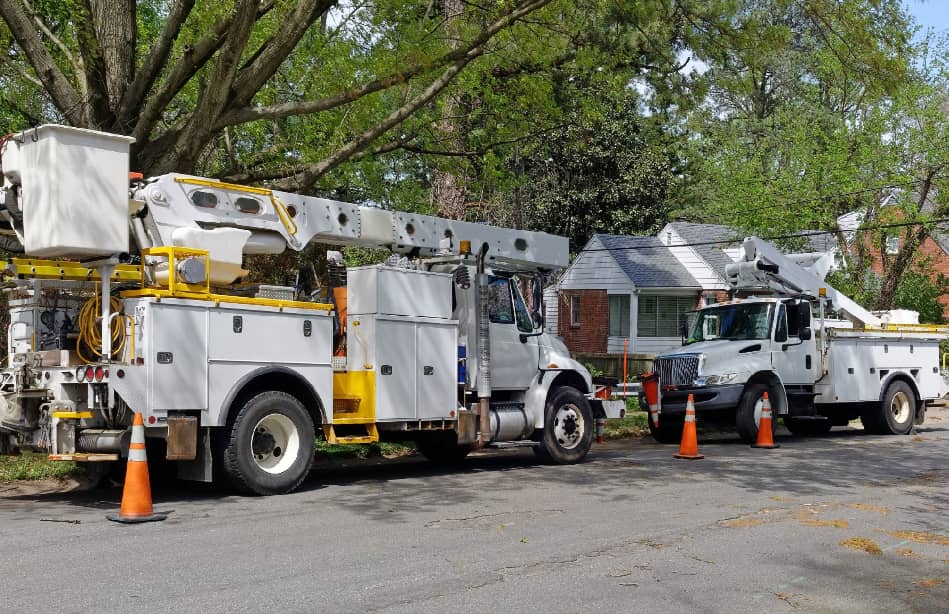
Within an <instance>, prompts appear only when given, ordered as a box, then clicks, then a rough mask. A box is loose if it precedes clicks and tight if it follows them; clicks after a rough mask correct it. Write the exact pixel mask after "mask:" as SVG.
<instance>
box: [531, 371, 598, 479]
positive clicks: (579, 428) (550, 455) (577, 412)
mask: <svg viewBox="0 0 949 614" xmlns="http://www.w3.org/2000/svg"><path fill="white" fill-rule="evenodd" d="M592 444H593V411H592V410H591V409H590V402H589V401H587V398H586V397H585V396H583V394H582V393H581V392H580V391H579V390H577V389H576V388H569V387H562V388H557V389H556V390H554V391H553V392H551V393H550V395H549V396H548V397H547V406H546V407H545V408H544V430H543V433H542V435H541V438H540V445H539V446H538V447H536V448H534V451H535V453H536V454H537V456H538V457H539V458H540V459H542V460H544V461H546V462H553V463H557V464H560V465H564V464H569V463H578V462H580V461H581V460H583V458H584V457H585V456H586V455H587V453H588V452H589V451H590V446H591V445H592Z"/></svg>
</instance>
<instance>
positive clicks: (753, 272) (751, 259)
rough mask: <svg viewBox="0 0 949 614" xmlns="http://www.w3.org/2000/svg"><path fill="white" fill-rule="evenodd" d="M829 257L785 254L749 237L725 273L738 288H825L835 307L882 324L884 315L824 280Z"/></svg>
mask: <svg viewBox="0 0 949 614" xmlns="http://www.w3.org/2000/svg"><path fill="white" fill-rule="evenodd" d="M828 258H830V255H829V254H823V255H818V254H798V255H794V254H791V255H785V254H782V253H781V252H780V251H778V250H777V248H775V247H774V246H773V245H772V244H770V243H768V242H767V241H763V240H762V239H759V238H758V237H748V238H746V239H745V240H744V241H743V242H742V252H741V259H740V260H739V261H738V262H736V263H734V264H729V265H728V266H726V267H725V275H726V277H727V281H728V283H729V284H730V285H731V286H732V287H733V288H736V289H752V288H770V289H771V290H774V291H775V292H777V293H778V294H784V295H792V294H809V295H811V296H817V295H818V293H819V290H820V289H821V288H824V289H825V291H826V296H827V299H828V300H829V301H830V304H831V307H832V308H833V309H834V310H837V311H841V312H843V313H844V314H845V315H846V316H847V318H849V319H850V320H853V321H854V322H856V323H859V324H863V325H864V326H866V327H879V326H880V325H881V324H882V320H880V318H878V317H876V316H875V315H873V314H872V313H871V312H869V311H868V310H866V309H864V308H863V307H861V306H860V305H858V304H857V303H855V302H854V301H852V300H851V299H849V298H847V297H846V296H844V295H843V294H841V293H840V292H839V291H838V290H836V289H834V288H833V287H831V286H828V285H827V283H826V282H825V281H824V275H825V274H826V273H827V268H828V262H827V259H828Z"/></svg>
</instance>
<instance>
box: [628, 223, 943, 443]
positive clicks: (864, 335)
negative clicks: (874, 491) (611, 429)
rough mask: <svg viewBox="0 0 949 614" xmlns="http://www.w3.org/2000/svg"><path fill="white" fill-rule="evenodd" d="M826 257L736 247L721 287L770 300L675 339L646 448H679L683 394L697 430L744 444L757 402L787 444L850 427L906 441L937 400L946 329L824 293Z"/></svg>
mask: <svg viewBox="0 0 949 614" xmlns="http://www.w3.org/2000/svg"><path fill="white" fill-rule="evenodd" d="M830 257H831V256H830V255H829V254H825V255H821V254H798V255H785V254H782V253H781V252H780V251H779V250H778V249H777V248H775V247H774V246H773V245H771V244H770V243H768V242H766V241H763V240H761V239H758V238H755V237H751V238H747V239H745V240H744V242H743V244H742V250H741V258H740V259H739V261H738V262H736V263H734V264H731V265H728V267H727V268H726V274H727V276H728V281H729V284H730V285H731V286H732V287H733V288H734V289H735V290H745V291H755V290H764V291H765V292H767V293H768V294H770V296H762V297H756V296H752V297H750V298H742V299H735V300H732V301H730V302H727V303H720V304H715V305H709V306H707V307H705V308H702V309H699V310H698V311H697V312H695V314H694V315H695V318H694V320H693V322H692V324H691V326H687V327H683V333H684V334H685V335H686V337H685V342H684V345H683V347H682V348H681V349H679V350H676V351H674V352H669V353H666V354H661V355H660V356H658V357H657V358H656V360H655V362H654V369H653V370H654V372H655V374H656V375H658V378H659V392H660V397H661V401H660V404H659V405H660V408H659V409H660V412H659V424H658V425H655V424H653V423H652V421H650V428H651V430H652V433H653V436H654V437H655V438H656V439H657V440H658V441H660V442H665V443H673V442H677V441H678V440H679V437H680V434H681V432H682V420H683V417H684V413H685V405H686V400H687V398H688V396H689V395H690V394H691V395H693V398H694V400H695V410H696V413H697V415H698V416H699V420H700V421H703V420H704V421H705V422H707V423H719V424H734V426H735V428H736V429H737V431H738V433H739V434H740V435H741V437H742V438H743V439H744V440H746V441H754V440H755V438H756V436H757V433H758V422H759V420H760V417H761V407H762V397H763V395H764V393H765V392H767V393H768V396H769V397H770V400H771V406H772V411H774V412H775V413H776V414H777V415H779V416H781V417H782V418H783V421H784V424H785V425H786V426H787V428H788V429H789V430H790V431H791V432H792V433H794V434H801V435H806V434H820V433H825V432H827V431H829V430H830V429H831V428H832V427H833V426H842V425H846V424H847V423H848V422H849V421H850V420H854V419H856V418H860V420H861V421H862V422H863V425H864V428H865V429H866V430H867V431H869V432H872V433H881V434H884V433H890V434H906V433H909V432H910V430H911V429H912V427H913V425H914V424H921V423H922V422H923V420H924V418H925V415H926V404H927V402H929V401H932V400H935V399H938V398H940V397H942V396H943V394H944V393H945V391H946V387H945V382H944V380H943V378H942V375H941V373H940V370H939V342H940V341H941V340H943V339H945V338H946V329H942V328H939V327H935V326H925V325H919V324H915V323H912V322H906V323H897V322H895V321H894V320H895V318H893V317H892V315H893V314H890V313H887V314H880V315H879V316H878V315H876V314H874V313H871V312H870V311H867V310H866V309H864V308H862V307H860V306H859V305H857V304H856V303H855V302H853V301H852V300H850V299H849V298H847V297H846V296H843V295H842V294H840V293H839V292H838V291H836V290H835V289H834V288H832V287H830V286H828V285H827V284H826V283H825V282H824V275H825V274H826V272H827V269H828V266H829V258H830ZM900 315H905V314H900ZM904 319H905V318H904ZM641 406H642V407H643V408H644V409H647V405H646V402H645V400H644V399H641Z"/></svg>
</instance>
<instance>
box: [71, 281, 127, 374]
mask: <svg viewBox="0 0 949 614" xmlns="http://www.w3.org/2000/svg"><path fill="white" fill-rule="evenodd" d="M121 307H122V306H121V304H119V301H118V299H116V298H114V297H109V311H110V312H111V313H118V311H119V309H121ZM100 311H101V309H100V306H99V294H98V292H97V293H96V295H95V296H93V297H91V298H90V299H89V300H87V301H86V302H85V303H83V305H82V307H81V308H80V309H79V322H78V325H79V343H77V344H76V353H77V354H78V355H79V358H80V360H82V361H83V362H85V363H91V362H96V360H97V359H101V358H102V328H101V326H100V325H99V312H100ZM127 317H128V316H126V315H125V314H123V315H122V316H121V317H118V318H115V319H114V320H112V354H113V356H114V355H115V354H118V353H119V352H121V351H122V349H123V348H124V347H125V322H124V319H125V318H127ZM83 345H85V346H86V348H87V349H88V350H89V351H90V352H92V359H91V360H90V359H89V357H87V356H86V355H85V354H84V353H83V349H82V348H83ZM109 358H110V359H111V358H112V357H111V356H110V357H109Z"/></svg>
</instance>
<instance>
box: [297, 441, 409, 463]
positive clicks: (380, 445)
mask: <svg viewBox="0 0 949 614" xmlns="http://www.w3.org/2000/svg"><path fill="white" fill-rule="evenodd" d="M315 446H316V459H317V461H321V460H324V461H325V460H340V459H347V458H357V459H367V458H383V457H384V458H395V457H399V456H411V455H412V454H415V446H414V444H412V443H410V442H408V443H389V442H384V441H380V442H375V443H369V444H346V445H343V444H330V443H326V442H325V441H322V440H317V441H316V444H315Z"/></svg>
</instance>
